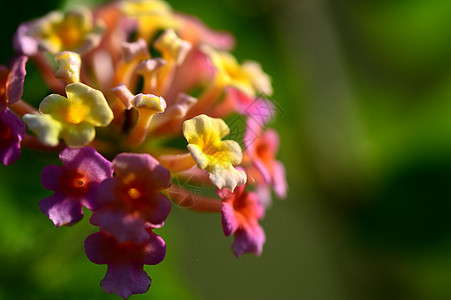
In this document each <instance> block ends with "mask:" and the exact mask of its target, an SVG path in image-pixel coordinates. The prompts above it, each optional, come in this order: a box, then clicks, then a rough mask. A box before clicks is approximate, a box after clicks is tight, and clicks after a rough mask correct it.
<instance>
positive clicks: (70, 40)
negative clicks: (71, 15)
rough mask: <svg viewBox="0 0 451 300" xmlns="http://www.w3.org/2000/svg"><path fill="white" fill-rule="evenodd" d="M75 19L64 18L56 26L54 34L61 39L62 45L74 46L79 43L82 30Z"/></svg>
mask: <svg viewBox="0 0 451 300" xmlns="http://www.w3.org/2000/svg"><path fill="white" fill-rule="evenodd" d="M79 26H80V24H77V22H76V21H75V20H71V19H68V20H65V21H63V22H62V23H61V24H59V26H57V28H56V34H57V35H58V37H59V38H60V39H61V41H62V43H63V45H65V46H66V47H68V48H74V47H76V46H77V45H78V44H80V41H81V38H82V32H81V29H80V28H79Z"/></svg>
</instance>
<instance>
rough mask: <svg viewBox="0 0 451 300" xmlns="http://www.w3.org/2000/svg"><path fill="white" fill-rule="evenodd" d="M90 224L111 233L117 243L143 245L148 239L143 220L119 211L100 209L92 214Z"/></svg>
mask: <svg viewBox="0 0 451 300" xmlns="http://www.w3.org/2000/svg"><path fill="white" fill-rule="evenodd" d="M90 222H91V224H93V225H96V226H99V227H100V228H101V229H102V230H104V231H106V232H109V233H111V234H112V235H113V236H114V237H115V238H116V239H117V240H118V241H119V242H125V241H132V242H136V243H144V242H146V241H147V240H148V239H149V235H148V233H147V231H146V230H145V226H144V225H145V223H146V222H145V220H143V219H142V218H141V217H140V216H139V215H130V214H126V213H125V212H123V211H119V210H109V209H100V210H96V211H94V212H93V213H92V216H91V219H90Z"/></svg>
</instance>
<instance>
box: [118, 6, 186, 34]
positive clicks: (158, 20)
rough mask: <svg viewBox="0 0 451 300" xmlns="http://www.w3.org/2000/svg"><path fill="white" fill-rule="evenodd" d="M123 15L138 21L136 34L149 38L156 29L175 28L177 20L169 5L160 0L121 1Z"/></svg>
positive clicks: (177, 24) (177, 23)
mask: <svg viewBox="0 0 451 300" xmlns="http://www.w3.org/2000/svg"><path fill="white" fill-rule="evenodd" d="M122 11H123V12H124V13H125V15H127V16H129V17H130V18H133V19H136V20H137V21H138V35H139V37H141V38H144V39H145V40H150V39H152V37H153V36H154V35H155V34H156V33H157V31H158V30H161V29H167V28H177V27H178V26H179V21H178V20H177V19H176V18H175V16H174V14H173V12H172V8H171V6H169V4H167V3H166V2H164V1H160V0H130V1H123V2H122Z"/></svg>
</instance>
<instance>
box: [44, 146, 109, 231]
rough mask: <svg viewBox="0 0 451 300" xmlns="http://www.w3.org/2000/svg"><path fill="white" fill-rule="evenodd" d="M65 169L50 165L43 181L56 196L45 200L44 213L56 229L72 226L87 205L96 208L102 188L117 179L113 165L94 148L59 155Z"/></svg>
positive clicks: (83, 148)
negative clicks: (110, 180) (107, 182)
mask: <svg viewBox="0 0 451 300" xmlns="http://www.w3.org/2000/svg"><path fill="white" fill-rule="evenodd" d="M59 157H60V159H61V161H62V162H63V165H62V166H57V165H50V166H46V167H45V168H44V170H43V171H42V176H41V181H42V185H43V186H44V188H46V189H48V190H51V191H55V193H54V194H53V195H52V196H50V197H48V198H44V199H42V200H41V202H40V203H39V206H40V207H41V211H42V212H43V213H44V214H45V215H46V216H47V217H49V218H50V219H51V220H52V221H53V223H54V224H55V226H57V227H58V226H61V225H72V224H74V223H76V222H78V221H79V220H81V218H82V217H83V210H82V208H83V206H86V207H87V208H88V209H94V208H95V205H96V201H95V198H96V196H97V187H98V185H99V184H100V183H101V182H102V181H104V180H105V179H107V178H110V177H112V176H113V170H112V169H111V163H110V162H109V161H108V160H106V159H105V158H104V157H103V156H101V155H100V154H99V153H97V151H96V150H95V149H94V148H90V147H82V148H76V149H70V148H66V149H64V150H63V151H61V153H60V155H59Z"/></svg>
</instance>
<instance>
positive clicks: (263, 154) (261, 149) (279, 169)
mask: <svg viewBox="0 0 451 300" xmlns="http://www.w3.org/2000/svg"><path fill="white" fill-rule="evenodd" d="M248 129H250V128H248ZM254 129H255V128H254ZM249 140H250V139H249ZM246 149H247V153H248V155H249V157H250V158H251V160H252V164H253V167H254V168H255V169H256V171H257V172H258V174H259V175H260V176H261V177H262V178H263V185H270V186H272V188H273V189H274V192H275V193H276V195H277V197H279V198H285V197H286V195H287V189H288V187H287V182H286V176H285V167H284V166H283V164H282V163H281V162H280V161H278V160H276V159H275V157H276V154H277V151H278V149H279V135H278V134H277V132H276V131H275V130H272V129H268V130H266V131H265V132H264V133H263V134H262V135H261V136H259V137H257V138H255V139H252V141H251V142H249V144H248V145H246ZM251 172H252V170H251Z"/></svg>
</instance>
